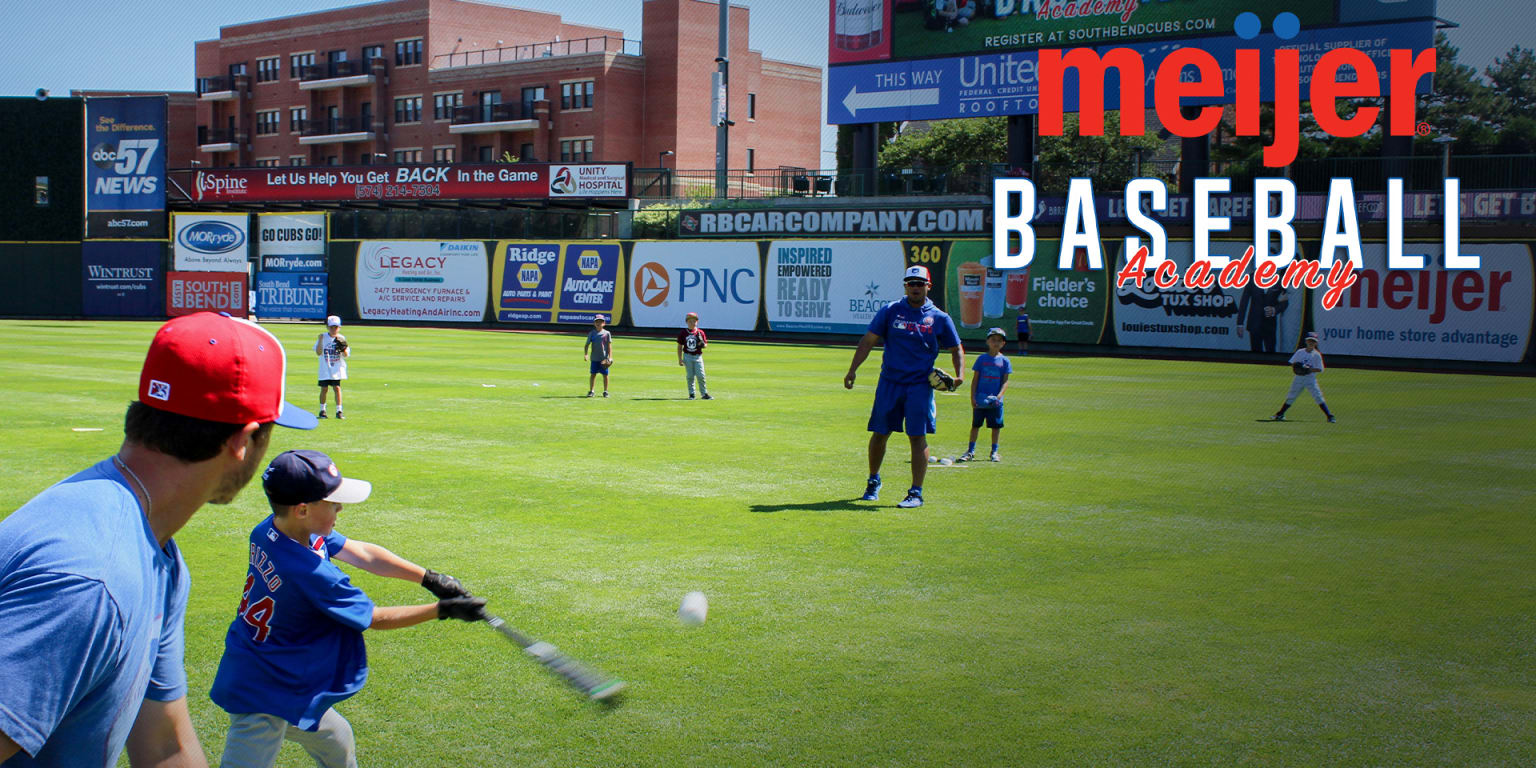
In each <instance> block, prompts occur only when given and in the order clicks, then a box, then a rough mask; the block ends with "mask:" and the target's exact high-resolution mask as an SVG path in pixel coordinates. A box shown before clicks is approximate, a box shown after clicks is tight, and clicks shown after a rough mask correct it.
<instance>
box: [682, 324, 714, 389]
mask: <svg viewBox="0 0 1536 768" xmlns="http://www.w3.org/2000/svg"><path fill="white" fill-rule="evenodd" d="M684 320H686V322H687V323H688V328H687V329H685V330H682V331H678V333H677V364H678V365H681V366H682V367H683V369H684V370H686V371H687V372H688V399H689V400H692V399H693V379H694V377H695V376H697V377H698V379H699V391H700V392H701V393H703V395H704V399H705V400H713V399H714V398H713V397H710V396H709V385H707V384H705V383H704V347H706V346H708V344H709V339H707V338H705V336H704V329H703V328H700V327H699V313H697V312H689V313H688V315H687V317H686V318H684Z"/></svg>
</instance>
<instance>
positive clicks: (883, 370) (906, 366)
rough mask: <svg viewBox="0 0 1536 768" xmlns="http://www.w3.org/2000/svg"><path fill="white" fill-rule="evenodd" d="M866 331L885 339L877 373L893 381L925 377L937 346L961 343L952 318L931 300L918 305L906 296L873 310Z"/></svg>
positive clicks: (944, 346)
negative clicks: (878, 309)
mask: <svg viewBox="0 0 1536 768" xmlns="http://www.w3.org/2000/svg"><path fill="white" fill-rule="evenodd" d="M869 332H870V333H873V334H875V335H876V336H879V337H881V338H883V339H885V352H884V355H883V356H882V357H881V360H880V377H881V378H883V379H888V380H890V381H891V382H893V383H896V384H916V383H918V382H921V381H926V380H927V379H928V371H930V370H932V369H933V361H934V360H936V359H938V356H939V350H941V349H949V348H950V347H958V346H960V334H959V332H958V331H956V330H955V323H954V321H953V320H950V318H949V315H947V314H945V313H944V311H943V310H941V309H939V308H938V307H936V306H934V304H933V302H932V301H925V302H923V306H921V307H914V306H912V305H911V303H909V302H908V301H907V300H906V299H901V300H899V301H893V302H891V303H889V304H887V305H885V306H883V307H881V308H880V311H879V312H876V313H875V317H874V319H873V320H870V321H869Z"/></svg>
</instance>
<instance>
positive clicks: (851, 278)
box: [763, 240, 906, 334]
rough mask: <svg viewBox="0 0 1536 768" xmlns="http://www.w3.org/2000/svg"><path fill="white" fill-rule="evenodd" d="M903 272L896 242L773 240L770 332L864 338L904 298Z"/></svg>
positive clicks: (766, 298) (767, 301)
mask: <svg viewBox="0 0 1536 768" xmlns="http://www.w3.org/2000/svg"><path fill="white" fill-rule="evenodd" d="M905 268H906V260H905V259H903V258H902V251H901V243H900V242H899V241H896V240H862V241H860V240H775V241H774V242H772V243H769V244H768V261H767V266H766V267H765V268H764V270H765V271H766V273H767V276H766V283H765V287H764V290H763V306H764V307H765V309H766V310H767V312H768V329H769V330H772V331H800V332H805V333H856V334H862V333H864V331H866V330H868V328H869V321H870V320H873V319H874V317H875V313H876V312H878V311H879V310H880V308H881V307H883V306H885V305H886V304H888V303H890V302H892V301H895V300H897V299H899V298H901V297H902V290H901V275H902V271H903V270H904V269H905Z"/></svg>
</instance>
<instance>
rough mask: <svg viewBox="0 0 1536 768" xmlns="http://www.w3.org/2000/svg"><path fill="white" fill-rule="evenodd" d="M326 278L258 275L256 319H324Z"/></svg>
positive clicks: (290, 273)
mask: <svg viewBox="0 0 1536 768" xmlns="http://www.w3.org/2000/svg"><path fill="white" fill-rule="evenodd" d="M327 281H328V276H327V275H326V274H325V273H323V272H320V273H299V272H258V273H257V274H256V306H255V311H256V315H257V316H258V317H264V318H271V317H283V318H296V319H299V320H323V319H325V315H326V312H325V309H326V306H325V300H326V291H327V287H328V286H327Z"/></svg>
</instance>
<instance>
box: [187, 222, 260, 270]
mask: <svg viewBox="0 0 1536 768" xmlns="http://www.w3.org/2000/svg"><path fill="white" fill-rule="evenodd" d="M171 219H172V220H173V221H174V229H175V231H176V247H175V250H174V254H175V259H174V265H173V267H172V268H173V269H179V270H183V271H188V272H244V271H245V262H246V253H247V251H248V247H247V246H248V239H249V225H250V216H248V215H246V214H243V213H177V214H172V216H171Z"/></svg>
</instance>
